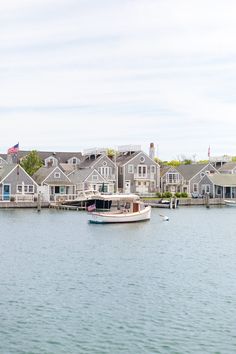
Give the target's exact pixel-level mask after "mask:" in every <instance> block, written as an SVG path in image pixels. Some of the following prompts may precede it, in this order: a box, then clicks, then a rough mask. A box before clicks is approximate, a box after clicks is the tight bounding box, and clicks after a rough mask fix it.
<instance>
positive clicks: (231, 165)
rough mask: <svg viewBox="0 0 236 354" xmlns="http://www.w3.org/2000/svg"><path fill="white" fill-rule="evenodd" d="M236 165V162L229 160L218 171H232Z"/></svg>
mask: <svg viewBox="0 0 236 354" xmlns="http://www.w3.org/2000/svg"><path fill="white" fill-rule="evenodd" d="M235 167H236V162H227V163H225V164H224V165H223V166H221V167H220V168H219V169H218V171H219V172H223V171H231V170H233V169H234V168H235Z"/></svg>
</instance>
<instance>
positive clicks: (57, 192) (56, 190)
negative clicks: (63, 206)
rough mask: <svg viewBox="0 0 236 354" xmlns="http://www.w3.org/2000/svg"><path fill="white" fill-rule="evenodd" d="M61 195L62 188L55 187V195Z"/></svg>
mask: <svg viewBox="0 0 236 354" xmlns="http://www.w3.org/2000/svg"><path fill="white" fill-rule="evenodd" d="M59 193H60V187H59V186H55V194H59Z"/></svg>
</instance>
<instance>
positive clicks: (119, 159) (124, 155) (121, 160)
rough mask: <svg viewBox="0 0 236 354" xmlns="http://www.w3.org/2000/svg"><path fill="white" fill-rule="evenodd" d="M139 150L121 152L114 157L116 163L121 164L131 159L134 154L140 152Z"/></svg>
mask: <svg viewBox="0 0 236 354" xmlns="http://www.w3.org/2000/svg"><path fill="white" fill-rule="evenodd" d="M140 152H141V151H135V152H127V153H122V154H120V155H118V156H117V157H116V163H117V165H118V166H123V165H125V164H126V163H127V162H129V161H130V160H132V159H133V158H134V157H135V156H137V155H138V154H140Z"/></svg>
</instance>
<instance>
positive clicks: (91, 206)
mask: <svg viewBox="0 0 236 354" xmlns="http://www.w3.org/2000/svg"><path fill="white" fill-rule="evenodd" d="M95 209H96V204H92V205H89V206H88V207H87V210H88V211H89V212H91V211H94V210H95Z"/></svg>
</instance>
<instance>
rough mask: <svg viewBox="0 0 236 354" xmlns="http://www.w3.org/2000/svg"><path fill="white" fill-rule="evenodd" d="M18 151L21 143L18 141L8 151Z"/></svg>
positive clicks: (9, 152) (12, 152) (15, 152)
mask: <svg viewBox="0 0 236 354" xmlns="http://www.w3.org/2000/svg"><path fill="white" fill-rule="evenodd" d="M18 151H19V143H17V144H16V145H14V146H12V147H10V148H9V149H8V150H7V153H8V154H17V152H18Z"/></svg>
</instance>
